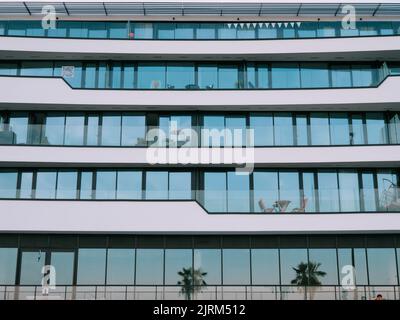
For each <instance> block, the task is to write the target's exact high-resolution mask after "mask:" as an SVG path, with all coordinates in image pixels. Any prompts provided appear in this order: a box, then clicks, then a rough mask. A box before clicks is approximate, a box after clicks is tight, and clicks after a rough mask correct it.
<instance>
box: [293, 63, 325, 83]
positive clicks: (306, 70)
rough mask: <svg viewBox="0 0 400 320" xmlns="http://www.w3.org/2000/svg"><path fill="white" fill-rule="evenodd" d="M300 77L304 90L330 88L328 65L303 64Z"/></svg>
mask: <svg viewBox="0 0 400 320" xmlns="http://www.w3.org/2000/svg"><path fill="white" fill-rule="evenodd" d="M300 76H301V87H302V88H328V87H329V69H328V64H326V63H318V64H316V63H302V64H301V66H300Z"/></svg>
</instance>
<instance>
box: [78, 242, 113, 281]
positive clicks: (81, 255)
mask: <svg viewBox="0 0 400 320" xmlns="http://www.w3.org/2000/svg"><path fill="white" fill-rule="evenodd" d="M106 252H107V250H106V249H79V251H78V278H77V283H78V284H83V285H94V284H104V282H105V278H106Z"/></svg>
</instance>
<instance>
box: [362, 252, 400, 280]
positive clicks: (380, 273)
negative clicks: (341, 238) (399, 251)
mask: <svg viewBox="0 0 400 320" xmlns="http://www.w3.org/2000/svg"><path fill="white" fill-rule="evenodd" d="M367 256H368V272H369V283H370V284H371V285H397V284H398V283H397V270H396V256H395V250H394V249H393V248H368V249H367Z"/></svg>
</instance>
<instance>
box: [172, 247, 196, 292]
mask: <svg viewBox="0 0 400 320" xmlns="http://www.w3.org/2000/svg"><path fill="white" fill-rule="evenodd" d="M192 272H193V269H192V250H191V249H167V250H165V284H166V285H177V284H178V285H181V288H182V290H185V289H186V288H187V287H186V286H185V284H187V283H188V282H189V283H190V284H193V280H194V279H193V274H192ZM196 276H197V277H198V279H196V280H197V281H199V284H202V281H203V279H202V276H201V275H200V274H196ZM197 281H196V282H197ZM185 292H187V291H186V290H185ZM189 292H190V291H189Z"/></svg>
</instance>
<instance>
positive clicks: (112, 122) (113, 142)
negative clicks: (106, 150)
mask: <svg viewBox="0 0 400 320" xmlns="http://www.w3.org/2000/svg"><path fill="white" fill-rule="evenodd" d="M102 120H103V123H102V126H101V145H103V146H119V145H121V115H120V114H111V113H104V114H103V118H102Z"/></svg>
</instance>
